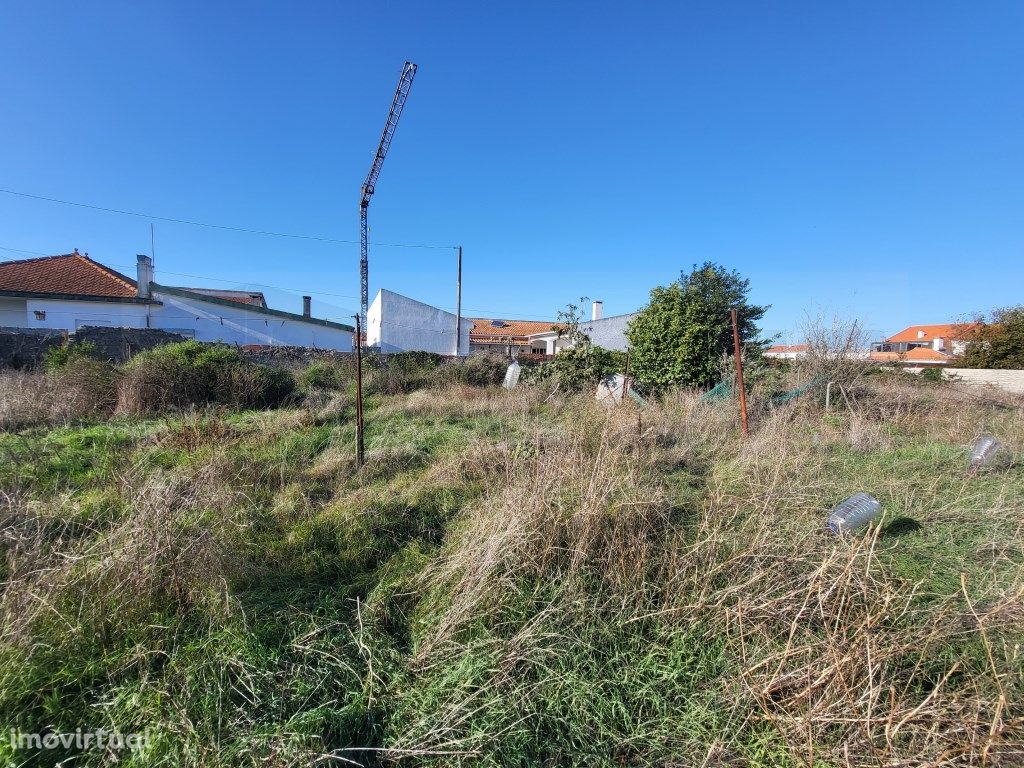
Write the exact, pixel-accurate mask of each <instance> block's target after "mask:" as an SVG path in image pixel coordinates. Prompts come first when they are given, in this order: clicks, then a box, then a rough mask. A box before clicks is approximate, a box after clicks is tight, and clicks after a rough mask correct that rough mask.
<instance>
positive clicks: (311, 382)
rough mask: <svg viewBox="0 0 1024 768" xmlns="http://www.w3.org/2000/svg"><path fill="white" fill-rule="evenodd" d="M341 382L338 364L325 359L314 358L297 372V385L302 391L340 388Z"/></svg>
mask: <svg viewBox="0 0 1024 768" xmlns="http://www.w3.org/2000/svg"><path fill="white" fill-rule="evenodd" d="M343 383H344V382H343V378H342V376H341V371H340V369H339V366H338V365H336V364H335V363H331V362H328V361H327V360H315V361H314V362H312V363H310V364H309V365H308V366H307V367H306V369H305V370H304V371H302V373H301V374H299V387H300V388H301V389H302V391H303V392H309V391H311V390H314V389H340V388H341V387H342V385H343Z"/></svg>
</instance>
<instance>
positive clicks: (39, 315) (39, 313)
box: [35, 309, 46, 320]
mask: <svg viewBox="0 0 1024 768" xmlns="http://www.w3.org/2000/svg"><path fill="white" fill-rule="evenodd" d="M35 313H36V320H45V319H46V310H45V309H37V310H35Z"/></svg>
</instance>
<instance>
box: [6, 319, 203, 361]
mask: <svg viewBox="0 0 1024 768" xmlns="http://www.w3.org/2000/svg"><path fill="white" fill-rule="evenodd" d="M65 339H68V340H70V341H71V342H72V343H81V342H86V341H87V342H89V343H90V344H93V345H95V346H96V348H97V349H98V350H99V353H100V356H101V357H103V358H105V359H107V360H111V361H112V362H115V363H123V362H124V361H125V360H129V359H131V357H132V356H133V355H136V354H138V353H139V352H142V351H143V350H146V349H152V348H153V347H159V346H160V345H162V344H169V343H171V342H174V341H184V340H185V337H184V336H181V335H179V334H177V333H168V332H167V331H160V330H157V329H156V328H106V327H100V326H86V327H84V328H79V329H78V331H77V332H76V333H73V334H70V335H69V334H67V333H66V332H65V331H62V330H60V329H57V328H0V368H36V367H38V366H39V365H41V364H42V362H43V360H45V359H46V352H47V350H49V349H50V347H54V346H59V345H61V344H63V343H64V340H65Z"/></svg>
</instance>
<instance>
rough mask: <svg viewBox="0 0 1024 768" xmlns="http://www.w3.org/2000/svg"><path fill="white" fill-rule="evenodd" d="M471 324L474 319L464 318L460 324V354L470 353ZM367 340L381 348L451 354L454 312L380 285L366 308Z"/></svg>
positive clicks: (453, 337)
mask: <svg viewBox="0 0 1024 768" xmlns="http://www.w3.org/2000/svg"><path fill="white" fill-rule="evenodd" d="M472 327H473V321H472V320H466V319H465V318H464V319H463V320H462V323H461V324H460V329H459V330H460V333H459V351H458V353H459V354H460V355H468V354H469V331H470V329H471V328H472ZM366 343H367V344H368V345H370V346H371V347H379V348H380V350H381V352H409V351H413V350H418V351H423V352H435V353H437V354H439V355H451V354H453V353H454V352H455V315H454V314H452V313H451V312H445V311H444V310H443V309H438V308H437V307H432V306H430V305H429V304H424V303H423V302H422V301H416V300H415V299H410V298H409V297H408V296H403V295H401V294H400V293H395V292H394V291H387V290H383V289H382V290H380V291H378V292H377V296H376V297H375V298H374V300H373V303H372V304H371V305H370V306H369V308H368V309H367V312H366Z"/></svg>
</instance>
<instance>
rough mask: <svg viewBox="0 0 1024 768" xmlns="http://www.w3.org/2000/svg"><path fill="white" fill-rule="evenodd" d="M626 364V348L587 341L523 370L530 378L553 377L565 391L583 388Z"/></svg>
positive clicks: (531, 379) (619, 370)
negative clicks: (619, 349)
mask: <svg viewBox="0 0 1024 768" xmlns="http://www.w3.org/2000/svg"><path fill="white" fill-rule="evenodd" d="M625 368H626V353H625V352H619V351H616V350H612V349H605V348H604V347H593V346H590V345H585V346H582V347H571V348H569V349H566V350H563V351H562V352H559V353H558V354H557V355H555V357H554V359H553V360H550V361H548V362H546V363H542V364H540V365H538V366H534V367H526V368H524V369H523V374H524V377H525V379H526V380H527V381H552V382H554V383H556V384H557V385H558V386H559V388H560V389H562V390H564V391H579V390H582V389H587V388H589V387H592V386H595V385H596V384H597V382H598V381H600V380H601V378H602V377H604V376H607V375H608V374H611V373H622V372H623V371H625Z"/></svg>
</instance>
